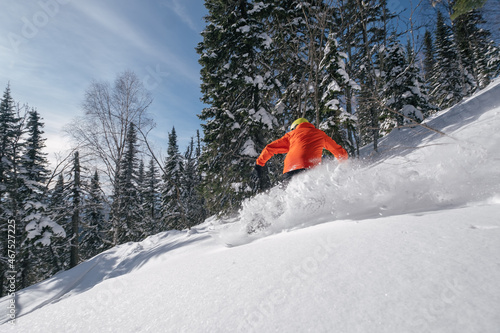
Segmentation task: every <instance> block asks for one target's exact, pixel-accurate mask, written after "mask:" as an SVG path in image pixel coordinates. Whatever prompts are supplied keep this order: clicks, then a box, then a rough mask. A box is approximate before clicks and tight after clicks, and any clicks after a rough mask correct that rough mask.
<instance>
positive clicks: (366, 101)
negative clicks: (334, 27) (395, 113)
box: [340, 0, 394, 150]
mask: <svg viewBox="0 0 500 333" xmlns="http://www.w3.org/2000/svg"><path fill="white" fill-rule="evenodd" d="M342 10H343V11H345V12H346V13H342V12H341V13H340V15H341V17H342V18H343V19H344V23H343V25H342V28H343V29H344V30H348V31H349V34H348V36H349V38H348V39H347V40H345V41H344V43H343V45H344V46H343V47H344V48H347V49H348V51H349V53H348V55H349V57H350V58H349V63H350V64H349V66H348V68H349V69H350V71H351V78H352V79H354V80H355V81H356V82H358V84H359V86H360V90H359V92H358V94H357V100H356V101H357V105H356V115H357V120H358V130H359V144H360V145H361V146H363V145H366V144H368V143H370V142H372V143H373V148H374V150H377V149H378V139H379V137H380V124H379V116H380V105H379V104H380V103H379V97H380V89H381V82H380V81H381V80H380V75H379V73H380V72H383V71H384V62H385V60H384V59H381V57H380V55H378V59H379V60H378V64H377V66H378V68H377V66H376V64H375V62H376V59H377V54H378V53H379V52H380V51H383V50H384V47H385V46H386V43H387V35H388V29H389V23H390V20H391V19H392V18H393V17H394V15H393V14H392V13H390V12H389V10H388V8H387V2H386V1H385V0H372V1H347V3H346V4H345V5H344V6H343V7H342ZM347 14H350V15H354V17H356V19H352V18H350V17H349V16H347ZM345 42H349V43H351V45H350V46H349V47H346V46H345V45H346V44H345Z"/></svg>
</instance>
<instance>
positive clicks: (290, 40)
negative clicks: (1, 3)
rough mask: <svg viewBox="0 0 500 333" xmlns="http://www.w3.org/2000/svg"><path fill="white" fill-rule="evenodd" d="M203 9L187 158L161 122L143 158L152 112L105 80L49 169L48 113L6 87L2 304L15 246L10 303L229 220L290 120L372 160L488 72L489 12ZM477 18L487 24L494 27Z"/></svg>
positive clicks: (1, 112) (283, 5)
mask: <svg viewBox="0 0 500 333" xmlns="http://www.w3.org/2000/svg"><path fill="white" fill-rule="evenodd" d="M465 2H467V1H465ZM463 3H464V1H462V2H461V3H458V4H460V5H462V4H463ZM205 6H206V8H207V10H208V15H207V16H206V17H205V22H206V23H205V30H204V31H203V32H202V41H201V42H200V43H199V44H198V46H197V47H196V50H193V52H197V53H198V55H199V63H200V65H201V73H200V75H201V86H200V89H201V93H202V94H201V96H202V97H201V99H202V102H203V103H204V105H206V107H205V108H204V109H202V110H197V111H194V112H198V113H199V114H198V117H199V119H200V123H201V127H202V129H203V132H202V133H193V136H192V138H191V141H190V144H189V145H188V146H187V147H186V148H182V149H181V148H180V147H179V144H178V139H177V134H176V130H175V123H173V124H172V126H171V127H170V128H169V129H168V131H169V133H168V147H167V150H166V152H165V153H164V154H163V155H164V156H162V154H160V153H158V152H157V151H155V149H154V144H153V143H152V142H150V140H149V138H148V133H150V131H151V130H152V129H153V128H154V126H155V119H153V118H152V117H151V115H150V114H149V113H148V108H149V106H150V105H151V104H152V103H154V101H153V100H152V98H151V96H150V94H149V93H148V91H147V89H145V87H144V86H143V84H142V82H141V80H139V79H138V78H137V76H136V74H135V73H134V72H133V71H131V70H127V69H124V71H123V72H121V73H118V74H117V75H116V79H115V81H114V82H102V81H92V82H89V84H88V88H87V90H86V91H85V94H84V95H82V96H81V99H82V110H81V111H82V112H81V114H80V115H75V118H74V121H73V122H71V123H70V124H67V125H66V127H65V128H66V132H67V135H68V136H69V137H70V138H71V140H72V146H73V149H72V150H71V151H70V152H67V154H66V155H65V156H61V157H60V158H58V161H57V163H56V164H54V163H49V160H48V156H47V153H45V151H44V148H45V142H46V138H45V137H44V121H43V113H44V110H40V111H39V110H37V108H36V106H31V105H27V104H22V102H19V101H16V100H15V95H16V92H15V87H11V85H10V84H9V83H7V82H6V83H4V84H5V85H6V87H5V89H4V92H3V96H2V97H1V104H0V140H1V141H0V204H1V205H0V223H1V224H0V232H1V234H2V236H1V237H0V243H1V250H0V251H1V252H0V276H1V278H2V284H1V288H0V296H4V295H5V294H6V284H7V281H6V278H5V275H6V272H7V271H9V270H10V269H9V263H12V258H13V255H12V252H11V251H9V250H12V247H11V246H10V245H12V244H15V245H16V246H15V251H16V253H15V258H16V267H17V269H16V271H17V276H16V279H17V283H16V286H17V288H18V289H22V288H25V287H28V286H30V285H32V284H34V283H37V282H39V281H42V280H44V279H47V278H48V277H50V276H53V275H54V274H56V273H58V272H60V271H63V270H67V269H70V268H72V267H74V266H76V265H78V264H79V263H81V262H82V261H85V260H88V259H90V258H91V257H93V256H95V255H97V254H99V253H101V252H103V251H105V250H107V249H109V248H111V247H113V246H116V245H119V244H123V243H127V242H136V241H141V240H143V239H145V238H146V237H148V236H150V235H153V234H156V233H159V232H162V231H166V230H173V229H175V230H182V229H186V228H190V227H192V226H194V225H197V224H199V223H201V222H203V221H204V220H205V219H206V218H208V217H209V216H212V215H214V214H219V215H220V214H230V213H231V212H234V211H235V210H237V209H238V208H239V207H240V205H241V203H242V202H243V200H245V199H246V198H249V197H251V196H253V195H255V194H256V193H258V192H259V191H262V190H264V189H266V188H267V187H270V186H273V185H275V184H276V183H277V182H279V180H280V176H281V173H282V165H283V156H278V157H275V158H273V159H271V160H270V161H269V163H267V165H266V167H265V174H266V175H265V176H266V177H265V178H264V181H262V179H261V180H260V181H259V180H258V179H257V178H256V177H255V174H254V173H253V170H254V165H255V159H256V158H257V157H258V155H259V154H260V152H261V150H262V149H263V148H264V147H265V145H266V144H267V143H269V142H271V141H273V140H275V139H277V138H279V137H281V136H282V135H283V134H284V133H285V132H286V131H287V128H288V126H289V125H290V124H291V122H293V120H295V119H296V118H300V117H305V118H307V119H308V120H309V121H310V122H311V123H313V124H314V125H315V126H316V127H318V128H320V129H322V130H323V131H325V132H326V133H327V134H328V135H329V136H331V137H332V138H333V139H334V140H335V141H336V142H337V143H339V144H340V145H341V146H342V147H344V148H345V149H346V150H347V151H348V153H349V156H350V158H357V157H358V156H359V150H360V148H361V147H364V146H369V147H371V148H370V149H371V150H373V154H376V153H377V149H378V140H379V139H380V138H381V137H383V136H384V135H386V134H388V133H389V132H391V131H394V130H400V129H401V128H405V127H414V126H420V124H421V123H422V121H423V120H425V119H426V118H427V117H429V116H430V115H432V114H434V113H436V112H438V111H440V110H444V109H446V108H448V107H450V106H453V105H455V104H457V103H460V102H461V101H462V100H463V99H464V98H466V97H468V96H470V95H471V94H473V93H474V92H477V91H478V90H480V89H482V88H484V87H486V86H487V85H488V84H489V83H490V82H491V81H492V80H493V79H495V78H496V77H498V75H499V74H500V49H499V45H498V40H499V39H498V38H497V37H495V36H497V35H498V34H499V32H500V31H499V26H498V17H499V15H500V8H499V7H498V3H497V2H496V3H495V2H492V3H487V4H486V5H484V6H483V7H481V6H472V7H466V8H465V9H463V7H459V6H457V3H455V1H449V0H442V1H438V2H432V3H431V2H430V1H427V0H423V1H422V2H421V3H420V4H419V5H418V6H416V8H415V9H414V10H413V11H412V12H411V15H410V17H408V14H407V15H406V16H405V18H402V17H401V15H400V12H398V11H392V10H391V9H390V8H389V6H388V3H387V1H386V0H366V1H360V0H331V1H330V0H308V1H300V0H284V1H275V0H260V1H258V0H255V1H254V0H223V1H221V0H205ZM421 8H426V11H425V13H426V14H425V15H427V16H426V17H425V18H423V17H422V15H424V14H422V13H423V11H421ZM486 11H489V12H490V13H491V12H493V13H495V12H496V13H497V14H496V17H497V20H496V22H494V21H493V22H492V21H488V20H487V19H486V15H485V13H486ZM428 13H432V16H428V15H429V14H428ZM490 17H491V15H490ZM23 103H24V102H23ZM327 158H328V157H327ZM10 221H15V222H16V223H15V230H13V229H12V227H13V224H12V223H11V222H10Z"/></svg>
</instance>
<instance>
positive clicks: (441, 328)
mask: <svg viewBox="0 0 500 333" xmlns="http://www.w3.org/2000/svg"><path fill="white" fill-rule="evenodd" d="M427 125H429V126H431V127H433V128H435V129H438V130H440V131H443V132H445V133H446V134H447V136H442V135H440V134H437V133H436V132H433V131H429V130H427V129H424V128H422V127H419V128H415V129H407V130H402V131H394V132H393V133H391V134H390V135H389V136H388V137H386V138H384V139H383V140H382V142H381V149H380V150H381V153H380V154H379V155H376V156H369V155H370V154H371V152H370V150H369V149H367V150H366V151H365V152H363V154H364V156H365V158H364V159H362V160H359V161H354V160H352V161H349V163H345V164H341V165H337V163H336V162H335V161H331V162H328V163H325V164H324V165H322V166H319V167H318V168H316V169H315V170H312V171H310V172H309V173H308V174H304V175H300V176H298V177H297V178H296V179H294V180H293V181H292V182H291V183H290V184H289V186H288V188H287V189H279V188H277V189H274V190H273V191H271V192H270V193H267V194H262V195H259V196H257V197H256V198H254V199H252V200H249V201H247V202H246V203H245V206H244V208H243V209H242V211H241V212H240V215H239V216H237V217H234V218H233V219H232V220H231V221H230V222H232V223H223V222H229V221H218V220H216V219H211V220H208V221H206V222H205V223H204V224H203V225H200V226H199V227H197V228H194V229H193V230H191V231H190V232H187V231H182V232H165V233H161V234H158V235H154V236H151V237H149V238H147V239H146V240H144V241H143V242H140V243H130V244H124V245H121V246H118V247H115V248H113V249H110V250H109V251H107V252H105V253H102V254H100V255H98V256H96V257H95V258H93V259H91V260H89V261H87V262H85V263H83V264H81V265H79V266H77V267H75V268H74V269H72V270H70V271H67V272H63V273H60V274H58V275H57V276H55V277H53V278H51V279H49V280H47V281H44V282H42V283H40V284H37V285H35V286H32V287H30V288H27V289H25V290H23V291H20V292H19V293H18V294H17V297H18V303H17V304H18V307H17V310H18V319H17V322H16V324H15V325H10V324H9V323H7V322H6V320H7V316H6V315H4V314H3V313H2V317H1V321H0V322H2V323H3V324H2V325H1V326H0V331H1V332H3V331H5V332H10V331H14V332H239V331H241V332H252V331H253V332H307V331H311V332H349V333H350V332H500V283H499V281H500V82H496V83H494V84H492V85H491V86H490V87H489V88H488V89H486V90H483V91H482V92H480V93H479V94H477V95H476V96H473V97H472V98H470V99H469V100H467V101H464V102H463V103H461V104H460V105H458V106H456V107H454V108H452V109H450V110H447V111H444V112H442V113H440V114H438V115H436V116H435V117H433V119H430V120H428V121H427ZM258 222H261V223H263V224H270V225H269V226H268V227H267V228H266V229H264V230H262V231H259V232H257V233H255V234H253V235H252V236H246V232H245V231H246V230H247V229H248V228H249V226H254V225H256V223H258ZM227 243H230V244H232V245H239V246H233V247H227V246H225V245H226V244H227ZM8 301H9V300H8V299H7V298H3V299H1V300H0V309H6V308H7V306H8ZM4 311H5V314H6V313H7V311H6V310H4Z"/></svg>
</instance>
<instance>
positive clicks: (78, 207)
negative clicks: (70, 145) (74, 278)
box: [66, 151, 85, 268]
mask: <svg viewBox="0 0 500 333" xmlns="http://www.w3.org/2000/svg"><path fill="white" fill-rule="evenodd" d="M71 174H72V179H71V189H70V191H71V197H70V199H71V200H70V201H71V206H70V207H69V208H70V210H71V227H70V228H69V230H70V232H69V233H66V234H67V235H68V237H69V240H70V260H69V268H73V267H75V266H76V265H78V264H79V263H80V254H79V253H80V229H81V227H82V223H81V216H80V214H81V211H82V204H83V200H84V198H85V193H84V192H83V188H82V178H81V166H80V153H79V152H78V151H76V152H75V154H74V158H73V168H72V169H71Z"/></svg>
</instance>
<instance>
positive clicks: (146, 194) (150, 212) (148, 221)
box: [142, 158, 166, 235]
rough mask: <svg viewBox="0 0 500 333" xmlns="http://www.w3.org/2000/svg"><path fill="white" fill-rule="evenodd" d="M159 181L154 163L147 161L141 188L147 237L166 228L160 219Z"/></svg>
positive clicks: (152, 160) (153, 161)
mask: <svg viewBox="0 0 500 333" xmlns="http://www.w3.org/2000/svg"><path fill="white" fill-rule="evenodd" d="M160 186H161V179H160V176H159V171H158V168H157V166H156V161H155V160H154V159H153V158H152V159H151V160H150V161H149V164H148V168H147V170H146V173H145V176H144V183H143V188H142V197H143V204H142V210H143V212H144V222H145V225H146V226H145V227H146V230H147V231H148V234H149V235H154V234H156V233H158V232H161V231H165V230H166V227H165V226H164V225H163V224H162V219H161V192H160Z"/></svg>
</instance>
